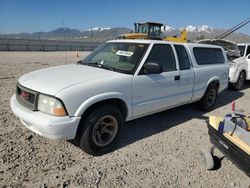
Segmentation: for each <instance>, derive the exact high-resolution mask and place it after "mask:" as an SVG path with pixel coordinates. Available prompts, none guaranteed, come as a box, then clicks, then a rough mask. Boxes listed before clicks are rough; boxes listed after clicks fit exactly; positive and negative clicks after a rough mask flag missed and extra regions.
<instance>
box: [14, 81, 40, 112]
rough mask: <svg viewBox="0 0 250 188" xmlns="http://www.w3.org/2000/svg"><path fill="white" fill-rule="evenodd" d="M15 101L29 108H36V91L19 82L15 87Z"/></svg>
mask: <svg viewBox="0 0 250 188" xmlns="http://www.w3.org/2000/svg"><path fill="white" fill-rule="evenodd" d="M16 97H17V101H18V102H19V103H20V104H21V105H22V106H25V107H27V108H28V109H30V110H37V98H38V92H36V91H33V90H31V89H28V88H25V87H23V86H21V85H20V84H17V87H16Z"/></svg>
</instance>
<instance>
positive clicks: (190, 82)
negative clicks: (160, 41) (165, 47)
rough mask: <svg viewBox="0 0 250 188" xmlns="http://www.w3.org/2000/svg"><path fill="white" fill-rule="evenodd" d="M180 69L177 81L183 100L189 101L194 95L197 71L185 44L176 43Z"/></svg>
mask: <svg viewBox="0 0 250 188" xmlns="http://www.w3.org/2000/svg"><path fill="white" fill-rule="evenodd" d="M174 48H175V51H176V54H177V58H178V63H179V70H180V80H179V81H178V82H177V83H178V87H179V92H180V93H179V95H180V96H181V102H184V103H186V102H189V101H190V100H191V99H192V96H193V89H194V79H195V72H194V69H193V67H192V65H191V60H190V57H189V56H188V53H187V50H186V48H185V47H184V46H183V45H177V44H175V45H174Z"/></svg>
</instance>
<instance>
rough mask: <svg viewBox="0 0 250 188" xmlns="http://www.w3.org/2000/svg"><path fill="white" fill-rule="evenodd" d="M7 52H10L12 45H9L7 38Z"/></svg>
mask: <svg viewBox="0 0 250 188" xmlns="http://www.w3.org/2000/svg"><path fill="white" fill-rule="evenodd" d="M6 44H7V51H10V44H9V38H7V43H6Z"/></svg>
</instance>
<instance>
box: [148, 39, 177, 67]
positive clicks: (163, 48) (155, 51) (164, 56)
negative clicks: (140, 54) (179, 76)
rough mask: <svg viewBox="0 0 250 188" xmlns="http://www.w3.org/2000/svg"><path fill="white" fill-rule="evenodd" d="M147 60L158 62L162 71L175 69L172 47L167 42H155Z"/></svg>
mask: <svg viewBox="0 0 250 188" xmlns="http://www.w3.org/2000/svg"><path fill="white" fill-rule="evenodd" d="M147 62H155V63H158V64H159V65H161V67H162V72H169V71H175V70H177V69H176V61H175V56H174V52H173V49H172V47H171V46H170V45H168V44H155V45H154V46H153V48H152V50H151V52H150V54H149V56H148V58H147V61H146V63H147Z"/></svg>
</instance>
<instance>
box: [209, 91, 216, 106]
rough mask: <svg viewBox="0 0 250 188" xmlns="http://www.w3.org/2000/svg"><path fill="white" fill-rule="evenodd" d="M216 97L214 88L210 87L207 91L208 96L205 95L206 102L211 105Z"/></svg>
mask: <svg viewBox="0 0 250 188" xmlns="http://www.w3.org/2000/svg"><path fill="white" fill-rule="evenodd" d="M215 99H216V90H215V89H211V90H210V91H209V93H208V97H207V104H208V105H209V106H213V104H214V102H215Z"/></svg>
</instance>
